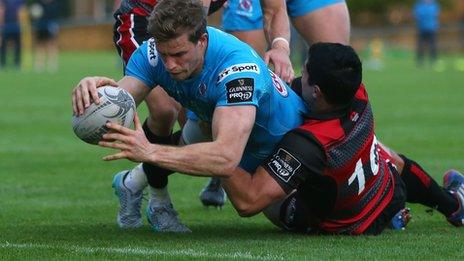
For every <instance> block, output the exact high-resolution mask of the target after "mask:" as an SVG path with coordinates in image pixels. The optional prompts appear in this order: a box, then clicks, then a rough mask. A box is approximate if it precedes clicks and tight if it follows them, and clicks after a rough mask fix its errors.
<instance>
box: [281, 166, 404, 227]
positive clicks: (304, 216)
mask: <svg viewBox="0 0 464 261" xmlns="http://www.w3.org/2000/svg"><path fill="white" fill-rule="evenodd" d="M389 166H390V169H391V172H392V174H393V179H394V184H395V187H394V190H393V197H392V199H391V201H390V203H389V204H388V205H387V207H386V208H385V209H384V210H383V211H382V212H381V213H380V215H379V216H378V217H377V218H376V219H375V220H374V221H373V222H372V224H370V225H369V227H368V228H367V229H366V230H365V231H364V232H363V233H362V234H365V235H378V234H380V233H381V232H382V231H383V230H384V229H385V228H386V227H388V226H389V225H390V223H391V220H392V218H393V217H394V216H395V215H396V214H397V213H398V212H399V211H400V210H401V209H403V208H404V207H405V203H406V186H405V184H404V182H403V180H402V179H401V176H400V175H399V174H398V172H397V170H396V168H394V167H393V166H391V165H390V164H389ZM303 198H304V196H302V195H301V193H299V192H298V191H296V192H294V193H292V194H290V195H289V196H288V197H287V198H286V200H285V201H284V202H283V203H282V205H281V208H280V217H279V219H280V223H281V225H282V227H283V228H284V229H285V230H288V231H292V232H299V233H311V234H327V233H328V232H326V231H323V230H321V229H320V228H319V226H318V223H319V222H320V217H319V215H318V214H317V213H314V212H313V211H314V210H312V211H311V210H309V208H308V206H307V202H305V200H304V199H303ZM289 217H291V218H289Z"/></svg>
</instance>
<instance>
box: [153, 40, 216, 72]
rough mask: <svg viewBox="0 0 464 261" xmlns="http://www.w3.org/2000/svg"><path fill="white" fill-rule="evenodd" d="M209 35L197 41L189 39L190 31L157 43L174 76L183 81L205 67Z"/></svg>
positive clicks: (161, 55)
mask: <svg viewBox="0 0 464 261" xmlns="http://www.w3.org/2000/svg"><path fill="white" fill-rule="evenodd" d="M207 43H208V36H207V34H204V35H203V36H202V37H200V40H198V42H197V43H192V42H191V41H189V39H188V33H184V34H182V35H181V36H179V37H177V38H174V39H172V40H169V41H166V42H159V43H157V44H156V49H157V51H158V53H159V54H160V57H161V60H163V62H164V66H165V67H166V70H167V71H168V72H169V74H170V75H171V77H172V78H174V79H176V80H178V81H183V80H186V79H188V78H190V77H192V76H194V75H196V74H198V73H200V72H201V70H202V69H203V62H204V54H205V50H206V46H207Z"/></svg>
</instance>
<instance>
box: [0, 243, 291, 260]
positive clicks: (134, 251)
mask: <svg viewBox="0 0 464 261" xmlns="http://www.w3.org/2000/svg"><path fill="white" fill-rule="evenodd" d="M0 248H10V249H60V250H65V251H68V252H69V251H72V252H74V253H86V254H89V253H108V254H123V255H143V256H153V255H156V256H173V257H208V258H233V259H235V258H238V259H251V260H283V257H281V256H275V255H270V254H267V255H264V256H258V255H253V254H251V253H249V252H244V253H243V252H234V253H224V254H219V253H207V252H204V251H197V250H193V249H177V250H161V249H151V248H150V249H148V248H134V247H123V248H115V247H80V246H52V245H45V244H32V243H27V244H15V243H8V242H6V243H3V244H0Z"/></svg>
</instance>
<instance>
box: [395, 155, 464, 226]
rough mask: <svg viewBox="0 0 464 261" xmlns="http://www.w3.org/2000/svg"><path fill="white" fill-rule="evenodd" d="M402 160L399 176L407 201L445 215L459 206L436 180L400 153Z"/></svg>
mask: <svg viewBox="0 0 464 261" xmlns="http://www.w3.org/2000/svg"><path fill="white" fill-rule="evenodd" d="M400 157H401V158H402V159H403V160H404V167H403V172H402V173H401V178H402V179H403V181H404V183H405V185H406V191H407V193H406V194H407V202H411V203H420V204H423V205H426V206H428V207H430V208H433V209H437V210H438V211H439V212H441V213H442V214H443V215H445V216H446V217H448V216H450V215H451V214H452V213H454V212H455V211H456V209H457V208H458V207H459V205H458V202H457V201H456V198H455V197H454V196H453V195H451V194H450V193H449V192H447V191H446V190H445V189H443V188H442V187H441V186H439V185H438V184H437V182H436V181H435V180H434V179H433V178H432V177H431V176H430V175H429V174H427V172H425V171H424V169H422V167H421V166H420V165H419V164H417V163H416V162H414V161H412V160H410V159H408V158H406V156H404V155H400Z"/></svg>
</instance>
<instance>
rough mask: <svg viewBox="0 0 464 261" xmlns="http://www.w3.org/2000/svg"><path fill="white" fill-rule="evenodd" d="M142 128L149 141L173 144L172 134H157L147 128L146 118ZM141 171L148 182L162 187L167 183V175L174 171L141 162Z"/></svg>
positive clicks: (153, 185) (155, 186)
mask: <svg viewBox="0 0 464 261" xmlns="http://www.w3.org/2000/svg"><path fill="white" fill-rule="evenodd" d="M142 129H143V131H144V132H145V136H147V139H148V141H149V142H151V143H156V144H163V145H172V144H173V137H172V136H173V135H172V134H171V135H169V136H158V135H155V134H154V133H153V132H151V131H150V129H149V128H148V124H147V120H145V122H144V123H143V125H142ZM142 167H143V171H144V172H145V174H146V175H147V181H148V184H149V185H150V186H151V187H154V188H164V187H166V186H167V185H168V176H169V175H170V174H172V173H174V171H172V170H169V169H165V168H161V167H158V166H155V165H152V164H148V163H142Z"/></svg>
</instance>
